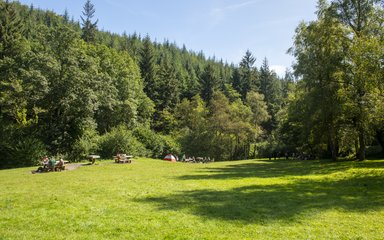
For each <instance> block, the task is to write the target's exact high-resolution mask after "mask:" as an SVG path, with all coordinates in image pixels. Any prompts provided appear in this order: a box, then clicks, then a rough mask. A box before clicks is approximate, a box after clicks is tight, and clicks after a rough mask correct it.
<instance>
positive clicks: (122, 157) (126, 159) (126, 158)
mask: <svg viewBox="0 0 384 240" xmlns="http://www.w3.org/2000/svg"><path fill="white" fill-rule="evenodd" d="M113 158H114V159H115V163H131V162H132V160H131V159H132V158H133V156H132V155H127V154H117V155H116V156H114V157H113Z"/></svg>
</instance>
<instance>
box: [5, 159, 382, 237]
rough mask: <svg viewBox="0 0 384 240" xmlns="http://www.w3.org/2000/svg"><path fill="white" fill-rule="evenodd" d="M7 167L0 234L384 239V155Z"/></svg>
mask: <svg viewBox="0 0 384 240" xmlns="http://www.w3.org/2000/svg"><path fill="white" fill-rule="evenodd" d="M30 170H32V168H23V169H13V170H2V171H0V181H1V185H0V239H383V238H384V187H383V183H384V181H383V180H384V161H383V160H375V161H365V162H338V163H331V162H326V161H293V160H272V161H268V160H251V161H238V162H221V163H212V164H183V163H176V164H172V163H168V162H163V161H158V160H152V159H138V160H136V161H134V163H133V164H125V165H119V164H113V163H110V164H109V163H106V164H105V163H100V164H99V165H93V166H83V167H80V168H78V169H76V170H74V171H65V172H61V173H60V172H58V173H47V174H35V175H33V174H30Z"/></svg>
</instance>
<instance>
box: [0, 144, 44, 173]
mask: <svg viewBox="0 0 384 240" xmlns="http://www.w3.org/2000/svg"><path fill="white" fill-rule="evenodd" d="M0 145H1V146H0V155H1V161H0V168H9V167H25V166H34V165H37V164H38V163H39V161H40V159H41V158H42V157H43V156H44V155H46V154H47V150H46V148H45V146H44V144H43V143H42V142H41V141H40V140H38V139H36V138H34V137H22V138H15V139H14V142H12V143H9V142H1V143H0Z"/></svg>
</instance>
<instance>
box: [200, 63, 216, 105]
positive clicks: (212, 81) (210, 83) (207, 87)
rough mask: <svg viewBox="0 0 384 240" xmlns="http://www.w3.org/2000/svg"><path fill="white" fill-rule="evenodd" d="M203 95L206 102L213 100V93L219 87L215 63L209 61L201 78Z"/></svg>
mask: <svg viewBox="0 0 384 240" xmlns="http://www.w3.org/2000/svg"><path fill="white" fill-rule="evenodd" d="M200 86H201V96H202V98H203V99H204V101H205V102H207V103H208V102H209V101H211V99H212V97H213V93H214V92H215V90H217V89H218V87H219V76H218V73H217V70H216V67H215V65H214V64H213V63H212V62H209V63H208V64H207V66H206V67H205V69H204V72H203V74H202V76H201V78H200Z"/></svg>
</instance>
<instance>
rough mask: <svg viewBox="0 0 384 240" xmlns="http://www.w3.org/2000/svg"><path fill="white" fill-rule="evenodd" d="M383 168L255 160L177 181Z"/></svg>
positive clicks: (380, 164) (364, 164)
mask: <svg viewBox="0 0 384 240" xmlns="http://www.w3.org/2000/svg"><path fill="white" fill-rule="evenodd" d="M354 167H358V168H384V161H376V162H370V161H364V162H356V161H348V162H347V161H344V162H332V161H329V160H315V161H313V160H311V161H302V160H286V159H278V160H256V161H255V162H254V163H243V164H233V165H228V166H226V167H222V168H204V169H201V170H199V172H198V173H197V174H191V175H184V176H180V177H177V179H179V180H200V179H213V180H221V179H237V178H238V179H241V178H249V177H258V178H271V177H289V176H305V175H308V174H316V175H317V174H318V175H324V174H331V173H334V172H339V171H346V170H348V169H350V168H354Z"/></svg>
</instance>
